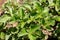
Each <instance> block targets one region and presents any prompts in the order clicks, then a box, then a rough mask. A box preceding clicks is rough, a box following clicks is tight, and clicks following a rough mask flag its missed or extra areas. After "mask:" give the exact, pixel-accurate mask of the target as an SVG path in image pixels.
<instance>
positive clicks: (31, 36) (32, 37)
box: [28, 34, 36, 40]
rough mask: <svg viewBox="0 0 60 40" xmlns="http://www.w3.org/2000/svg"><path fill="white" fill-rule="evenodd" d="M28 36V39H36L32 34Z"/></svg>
mask: <svg viewBox="0 0 60 40" xmlns="http://www.w3.org/2000/svg"><path fill="white" fill-rule="evenodd" d="M28 37H29V39H30V40H36V37H35V36H33V35H32V34H28Z"/></svg>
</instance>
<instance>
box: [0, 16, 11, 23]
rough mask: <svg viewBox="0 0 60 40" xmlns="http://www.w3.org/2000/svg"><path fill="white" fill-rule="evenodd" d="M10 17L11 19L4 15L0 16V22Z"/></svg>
mask: <svg viewBox="0 0 60 40" xmlns="http://www.w3.org/2000/svg"><path fill="white" fill-rule="evenodd" d="M10 19H11V17H9V16H7V15H4V16H2V17H0V22H2V23H5V22H7V21H8V20H10Z"/></svg>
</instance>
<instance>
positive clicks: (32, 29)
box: [29, 24, 40, 34]
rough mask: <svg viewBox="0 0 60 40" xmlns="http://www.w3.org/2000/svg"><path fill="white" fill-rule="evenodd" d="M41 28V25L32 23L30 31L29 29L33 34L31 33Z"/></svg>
mask: <svg viewBox="0 0 60 40" xmlns="http://www.w3.org/2000/svg"><path fill="white" fill-rule="evenodd" d="M39 28H40V26H39V25H36V24H35V25H34V24H33V25H31V28H30V31H29V33H30V34H31V33H34V32H35V31H36V30H38V29H39Z"/></svg>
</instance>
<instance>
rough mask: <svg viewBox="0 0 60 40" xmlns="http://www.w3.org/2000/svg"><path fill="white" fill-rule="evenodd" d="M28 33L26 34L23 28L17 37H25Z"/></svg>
mask: <svg viewBox="0 0 60 40" xmlns="http://www.w3.org/2000/svg"><path fill="white" fill-rule="evenodd" d="M27 34H28V33H27V32H26V30H25V28H23V29H22V30H21V31H20V32H19V33H18V35H17V36H18V37H21V36H24V35H27Z"/></svg>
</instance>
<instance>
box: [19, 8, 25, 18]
mask: <svg viewBox="0 0 60 40" xmlns="http://www.w3.org/2000/svg"><path fill="white" fill-rule="evenodd" d="M18 11H19V15H20V19H22V18H23V17H24V15H25V14H24V10H23V8H22V7H20V8H19V10H18Z"/></svg>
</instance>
